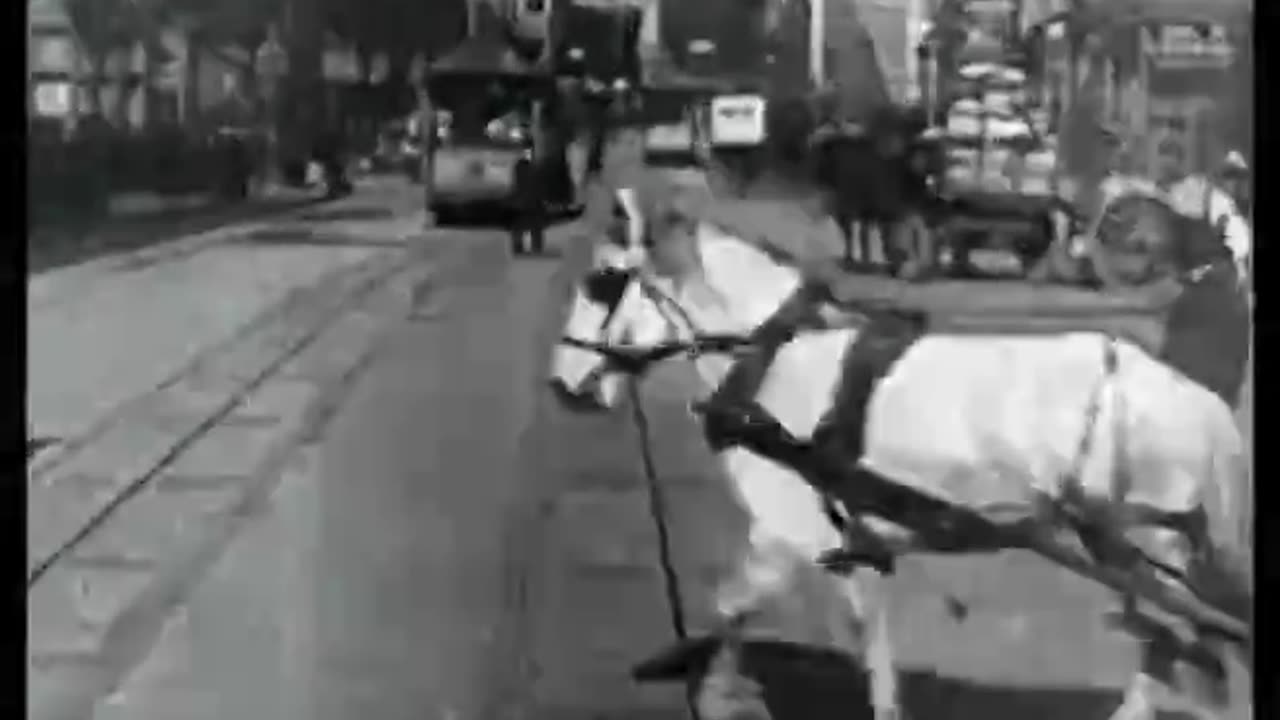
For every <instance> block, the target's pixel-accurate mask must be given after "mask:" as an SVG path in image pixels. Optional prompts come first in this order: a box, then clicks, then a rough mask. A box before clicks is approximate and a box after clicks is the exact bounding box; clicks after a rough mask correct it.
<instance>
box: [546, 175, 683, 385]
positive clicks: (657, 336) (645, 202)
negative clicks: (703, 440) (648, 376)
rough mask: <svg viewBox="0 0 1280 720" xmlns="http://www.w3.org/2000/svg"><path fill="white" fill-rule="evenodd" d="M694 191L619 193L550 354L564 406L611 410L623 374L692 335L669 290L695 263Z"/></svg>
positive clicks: (649, 187)
mask: <svg viewBox="0 0 1280 720" xmlns="http://www.w3.org/2000/svg"><path fill="white" fill-rule="evenodd" d="M691 195H692V193H690V192H689V191H688V190H686V189H682V188H679V187H678V186H675V187H663V186H661V185H657V184H654V183H648V184H640V185H639V186H637V187H628V188H624V189H621V190H618V191H616V192H615V193H614V205H613V217H612V222H611V225H610V227H609V228H608V229H607V230H606V232H605V241H604V242H602V243H600V244H599V245H597V246H596V248H595V255H594V260H593V263H592V266H591V267H590V268H589V269H588V270H587V272H586V273H585V274H584V275H583V276H582V277H581V278H580V279H579V280H578V282H577V283H576V286H575V288H574V290H573V298H572V300H571V302H570V305H569V312H568V317H567V318H566V322H565V326H564V332H563V333H562V339H561V341H560V342H559V344H558V345H557V346H556V349H555V353H554V356H553V358H552V363H551V386H552V389H553V390H554V391H555V392H556V395H557V397H559V398H560V399H561V400H562V401H563V402H564V403H565V405H566V406H567V407H569V408H572V409H575V410H607V409H611V408H613V407H614V406H615V405H616V404H617V402H618V400H619V399H620V397H621V392H620V391H621V389H622V383H623V381H624V380H625V378H626V376H627V375H628V374H638V373H641V372H643V371H644V370H645V369H647V365H649V364H650V363H649V362H644V361H645V360H646V359H649V358H648V356H646V355H645V351H647V350H653V349H655V348H660V347H662V346H664V345H668V346H671V347H673V348H676V347H679V343H681V342H685V343H690V342H692V341H693V340H694V334H695V330H694V326H693V323H692V321H691V320H690V319H689V318H688V317H687V315H685V314H684V312H683V310H682V309H681V307H680V305H679V304H678V303H677V302H676V301H675V300H674V299H673V298H672V293H671V289H670V288H671V286H672V284H673V281H678V280H679V279H680V278H681V277H683V276H685V275H688V274H690V273H692V272H695V269H694V266H696V264H697V262H698V259H697V257H696V252H697V248H696V243H695V242H694V241H693V235H694V233H695V232H696V224H697V217H698V212H697V208H696V207H695V205H694V204H693V202H694V200H693V198H692V197H691ZM673 353H674V351H673ZM628 358H631V361H628ZM659 359H661V357H660V356H658V355H655V356H652V360H654V361H656V360H659Z"/></svg>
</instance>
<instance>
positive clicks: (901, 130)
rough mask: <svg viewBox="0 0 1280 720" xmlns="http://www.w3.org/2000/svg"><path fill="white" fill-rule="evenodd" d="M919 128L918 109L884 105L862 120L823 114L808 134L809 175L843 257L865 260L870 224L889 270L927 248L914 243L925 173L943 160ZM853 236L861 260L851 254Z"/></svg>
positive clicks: (919, 239) (905, 268) (923, 123)
mask: <svg viewBox="0 0 1280 720" xmlns="http://www.w3.org/2000/svg"><path fill="white" fill-rule="evenodd" d="M927 128H928V116H927V114H926V113H925V112H924V111H923V110H922V109H920V108H917V107H913V106H897V105H888V106H884V107H881V108H879V109H877V110H874V111H873V112H871V113H869V114H868V117H867V120H866V121H865V122H861V123H857V124H853V123H845V124H836V123H831V122H828V123H825V124H823V125H821V126H819V128H818V129H817V130H815V131H814V133H813V134H812V135H811V136H810V142H809V155H810V166H811V168H812V172H813V179H814V181H815V182H816V184H817V185H818V187H819V188H820V189H821V191H822V192H823V195H824V197H825V200H826V202H825V211H826V212H827V214H829V215H830V217H831V218H832V220H833V221H834V222H835V224H836V227H838V228H839V229H840V233H841V235H842V236H843V237H844V262H845V264H846V265H849V266H851V267H852V266H854V265H858V264H869V262H870V259H871V247H872V231H873V230H874V231H878V232H879V235H880V237H881V239H882V243H883V248H884V253H885V259H886V261H887V263H888V268H887V269H888V270H889V272H890V273H892V274H894V275H899V274H902V275H911V274H913V273H914V270H913V267H914V266H916V265H917V261H918V259H919V258H920V257H922V256H924V255H927V254H928V252H929V249H928V248H926V247H922V246H921V245H922V244H923V243H927V242H928V226H929V224H930V223H931V221H932V217H933V214H934V209H935V207H936V202H937V200H936V198H935V196H934V193H933V190H932V187H933V186H932V180H933V178H936V177H937V176H938V175H939V174H941V172H942V171H943V167H944V164H943V163H944V161H943V155H942V152H943V150H942V147H941V144H940V143H939V142H937V141H936V140H933V139H931V138H930V137H928V135H927V133H926V130H927ZM855 225H856V230H855ZM855 237H856V238H857V240H858V243H857V244H858V248H859V250H860V251H861V252H860V253H859V255H860V260H861V263H858V262H856V261H855V258H854V252H853V250H854V238H855Z"/></svg>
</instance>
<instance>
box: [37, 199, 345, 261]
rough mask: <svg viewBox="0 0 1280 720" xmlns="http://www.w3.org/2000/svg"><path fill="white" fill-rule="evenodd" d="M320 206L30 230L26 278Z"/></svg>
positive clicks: (156, 215) (223, 209)
mask: <svg viewBox="0 0 1280 720" xmlns="http://www.w3.org/2000/svg"><path fill="white" fill-rule="evenodd" d="M322 202H325V201H324V200H323V199H320V198H313V197H302V198H293V199H287V200H282V199H279V198H250V199H248V200H245V201H243V202H218V201H214V202H210V203H209V204H207V205H202V206H199V207H195V208H191V207H182V208H165V209H161V210H155V211H152V212H143V213H132V214H129V215H124V216H115V217H108V218H103V219H97V220H88V219H79V220H67V221H64V222H57V223H49V224H45V225H42V226H37V227H32V228H31V230H30V231H29V232H28V234H27V272H28V274H36V273H41V272H45V271H48V270H55V269H57V268H61V267H67V266H70V265H77V264H79V263H82V262H87V261H89V260H93V259H94V258H97V257H101V256H103V255H111V254H115V253H121V252H129V251H133V250H140V249H142V248H146V247H150V246H153V245H160V244H163V243H166V242H172V241H174V240H177V239H179V238H181V237H183V236H185V235H197V234H199V233H203V232H208V231H210V230H214V229H216V228H219V227H223V226H226V225H232V224H235V223H240V222H246V221H250V220H255V219H260V218H266V217H270V216H272V215H278V214H285V213H288V212H291V211H294V210H298V209H301V208H305V207H308V206H311V205H316V204H319V203H322Z"/></svg>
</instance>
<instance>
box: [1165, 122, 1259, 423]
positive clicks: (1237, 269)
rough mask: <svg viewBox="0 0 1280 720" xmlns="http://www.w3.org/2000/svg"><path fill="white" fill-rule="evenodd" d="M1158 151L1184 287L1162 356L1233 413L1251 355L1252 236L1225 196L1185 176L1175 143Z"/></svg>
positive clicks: (1204, 179) (1203, 179) (1169, 321)
mask: <svg viewBox="0 0 1280 720" xmlns="http://www.w3.org/2000/svg"><path fill="white" fill-rule="evenodd" d="M1158 154H1159V160H1158V163H1159V165H1158V167H1157V172H1158V173H1159V181H1160V186H1161V188H1162V189H1163V190H1165V192H1167V193H1168V195H1167V197H1168V200H1169V205H1170V207H1172V208H1173V210H1174V212H1175V213H1176V214H1177V216H1178V219H1179V221H1180V222H1179V237H1177V238H1175V242H1174V244H1173V248H1172V249H1173V255H1174V257H1173V260H1174V265H1175V266H1176V267H1177V268H1178V271H1179V279H1180V280H1181V282H1182V292H1181V293H1180V294H1179V295H1178V297H1177V299H1176V300H1174V302H1173V305H1172V307H1171V308H1170V310H1169V315H1168V319H1167V321H1166V325H1165V345H1164V348H1163V349H1162V351H1161V353H1160V355H1161V359H1163V360H1164V361H1165V362H1167V363H1169V364H1170V365H1171V366H1173V367H1175V368H1177V369H1178V370H1181V371H1182V372H1183V373H1184V374H1186V375H1187V376H1188V377H1190V378H1192V379H1194V380H1197V381H1199V382H1200V383H1202V384H1203V385H1205V386H1206V387H1208V388H1209V389H1210V390H1212V391H1213V392H1214V393H1215V394H1217V395H1219V396H1220V397H1221V398H1222V399H1223V400H1224V401H1225V402H1226V403H1227V404H1228V405H1230V406H1231V407H1232V408H1234V407H1236V405H1237V403H1238V401H1239V395H1240V389H1241V386H1242V385H1243V384H1244V375H1245V369H1246V365H1247V363H1248V358H1249V340H1250V338H1249V336H1250V325H1251V323H1250V320H1251V318H1250V315H1251V313H1250V310H1249V304H1248V300H1247V298H1246V296H1245V293H1244V283H1245V282H1246V281H1245V278H1246V277H1247V273H1248V264H1249V255H1250V250H1251V248H1252V237H1251V236H1250V232H1249V228H1248V225H1247V224H1246V223H1245V221H1244V219H1243V218H1242V217H1240V215H1239V212H1238V211H1237V209H1236V207H1235V203H1234V202H1232V200H1231V198H1230V197H1229V196H1227V194H1226V193H1224V192H1223V191H1222V190H1220V189H1219V188H1217V187H1215V186H1214V184H1213V183H1212V182H1210V181H1209V178H1207V177H1205V176H1202V175H1198V174H1193V173H1188V172H1187V171H1186V168H1185V163H1184V151H1183V146H1182V144H1181V143H1180V142H1179V141H1178V139H1176V138H1168V139H1166V140H1164V141H1163V142H1161V144H1160V147H1159V149H1158Z"/></svg>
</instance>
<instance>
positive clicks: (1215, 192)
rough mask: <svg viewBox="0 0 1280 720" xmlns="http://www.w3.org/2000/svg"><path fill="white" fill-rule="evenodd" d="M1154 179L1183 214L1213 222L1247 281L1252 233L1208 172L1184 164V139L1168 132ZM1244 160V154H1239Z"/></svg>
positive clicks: (1228, 195) (1242, 277)
mask: <svg viewBox="0 0 1280 720" xmlns="http://www.w3.org/2000/svg"><path fill="white" fill-rule="evenodd" d="M1157 155H1158V159H1157V168H1156V171H1157V179H1156V182H1157V184H1158V185H1159V187H1160V189H1161V190H1162V191H1163V192H1164V193H1165V194H1166V199H1167V200H1168V202H1169V204H1170V206H1171V207H1173V208H1174V209H1175V210H1176V211H1177V212H1179V213H1181V214H1182V215H1184V216H1190V217H1203V218H1206V219H1208V221H1209V222H1210V223H1212V224H1213V225H1214V226H1215V227H1216V228H1217V232H1218V233H1219V237H1220V239H1221V241H1222V243H1223V244H1224V246H1225V248H1226V249H1227V250H1228V251H1229V252H1230V256H1231V259H1232V260H1233V261H1234V263H1235V268H1236V271H1237V278H1238V279H1239V281H1240V282H1241V283H1244V282H1246V280H1247V278H1248V274H1249V259H1250V256H1251V255H1252V251H1253V233H1252V232H1251V231H1250V229H1249V223H1248V221H1247V220H1246V219H1245V218H1244V216H1243V215H1242V214H1241V213H1240V210H1239V208H1238V207H1237V206H1236V202H1235V200H1233V199H1232V197H1231V195H1230V194H1228V193H1227V192H1226V191H1224V190H1223V189H1222V188H1220V187H1217V186H1216V185H1215V184H1214V182H1213V180H1211V179H1210V178H1209V177H1208V176H1206V175H1203V174H1200V173H1193V172H1190V171H1189V170H1188V169H1187V168H1186V153H1185V143H1184V142H1183V139H1182V138H1179V137H1177V136H1171V137H1168V138H1165V139H1164V140H1163V141H1161V143H1160V145H1159V146H1158V147H1157ZM1241 160H1243V158H1241Z"/></svg>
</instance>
